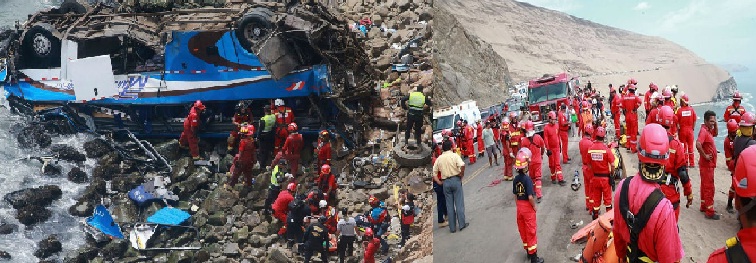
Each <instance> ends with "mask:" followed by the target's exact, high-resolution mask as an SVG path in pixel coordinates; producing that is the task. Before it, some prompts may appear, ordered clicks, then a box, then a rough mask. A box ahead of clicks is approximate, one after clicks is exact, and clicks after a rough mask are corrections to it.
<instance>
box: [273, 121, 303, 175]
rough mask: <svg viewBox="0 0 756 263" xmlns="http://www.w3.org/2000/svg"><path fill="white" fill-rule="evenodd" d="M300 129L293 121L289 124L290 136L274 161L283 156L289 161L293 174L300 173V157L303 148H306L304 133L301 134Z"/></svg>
mask: <svg viewBox="0 0 756 263" xmlns="http://www.w3.org/2000/svg"><path fill="white" fill-rule="evenodd" d="M298 130H299V128H298V127H297V124H296V123H293V122H292V123H290V124H289V132H288V133H289V137H287V138H286V142H285V143H284V146H283V148H281V152H279V153H278V154H276V159H274V160H273V163H277V162H278V160H280V159H281V158H284V159H286V161H287V162H288V163H289V171H290V172H291V174H293V175H298V174H299V173H298V172H299V158H300V155H301V153H302V148H304V141H303V139H302V134H299V133H298V132H297V131H298Z"/></svg>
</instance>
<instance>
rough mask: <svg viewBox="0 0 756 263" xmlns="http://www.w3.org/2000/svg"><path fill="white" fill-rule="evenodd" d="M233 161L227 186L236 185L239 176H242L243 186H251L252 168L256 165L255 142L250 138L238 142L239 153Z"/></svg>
mask: <svg viewBox="0 0 756 263" xmlns="http://www.w3.org/2000/svg"><path fill="white" fill-rule="evenodd" d="M234 161H235V162H234V163H233V164H232V165H231V183H229V185H231V186H234V185H236V182H237V181H238V180H239V175H240V174H241V175H243V176H244V185H246V186H252V168H253V167H254V166H255V163H257V154H256V153H255V141H254V140H252V138H245V139H242V140H241V141H239V153H237V154H236V157H234Z"/></svg>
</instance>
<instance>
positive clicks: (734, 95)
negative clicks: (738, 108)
mask: <svg viewBox="0 0 756 263" xmlns="http://www.w3.org/2000/svg"><path fill="white" fill-rule="evenodd" d="M742 99H743V96H740V92H739V91H736V92H735V93H734V94H732V100H742Z"/></svg>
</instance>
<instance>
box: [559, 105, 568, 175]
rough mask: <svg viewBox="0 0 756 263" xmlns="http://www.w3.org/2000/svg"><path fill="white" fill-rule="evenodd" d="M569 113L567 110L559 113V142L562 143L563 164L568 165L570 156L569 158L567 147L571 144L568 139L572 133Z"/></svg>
mask: <svg viewBox="0 0 756 263" xmlns="http://www.w3.org/2000/svg"><path fill="white" fill-rule="evenodd" d="M568 114H569V113H568V112H567V111H566V110H564V111H559V118H557V119H558V121H559V122H558V123H559V142H560V143H561V151H562V162H563V163H567V160H569V159H570V157H569V156H567V151H568V149H567V145H568V144H569V141H568V139H567V138H568V137H569V132H570V118H569V117H568Z"/></svg>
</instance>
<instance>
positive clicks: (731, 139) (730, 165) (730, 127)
mask: <svg viewBox="0 0 756 263" xmlns="http://www.w3.org/2000/svg"><path fill="white" fill-rule="evenodd" d="M737 134H738V123H737V122H735V120H732V119H731V120H729V121H727V137H725V140H724V147H723V148H724V155H725V164H726V165H727V170H728V171H730V176H732V175H733V174H734V173H735V160H733V159H732V155H733V153H734V152H735V145H734V143H735V138H736V136H737ZM733 198H735V185H731V186H730V192H729V193H728V194H727V208H726V210H727V212H728V213H730V214H732V213H735V209H733V207H732V199H733Z"/></svg>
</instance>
